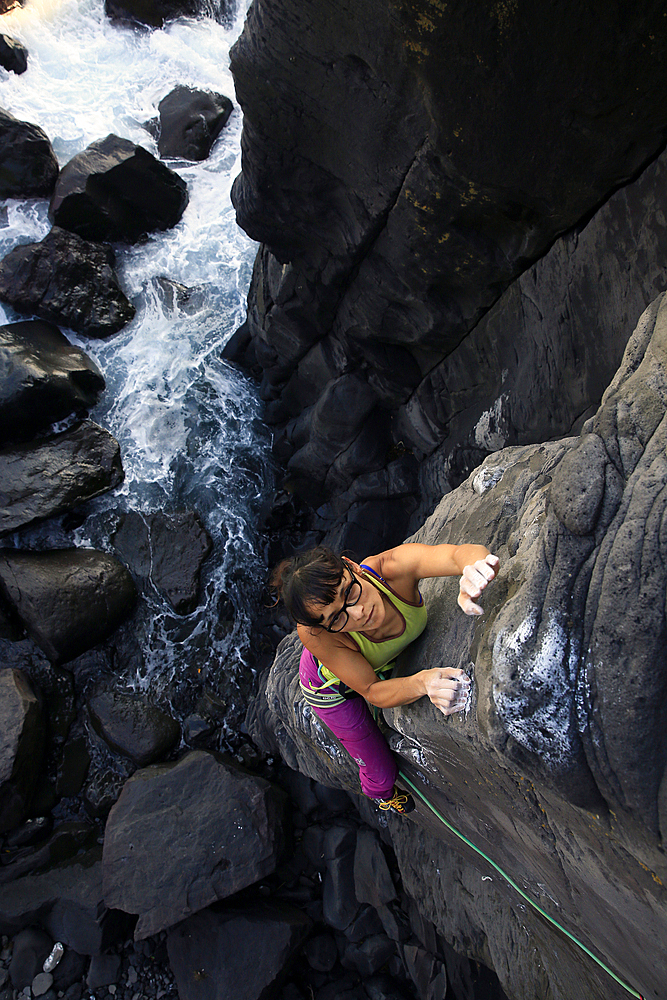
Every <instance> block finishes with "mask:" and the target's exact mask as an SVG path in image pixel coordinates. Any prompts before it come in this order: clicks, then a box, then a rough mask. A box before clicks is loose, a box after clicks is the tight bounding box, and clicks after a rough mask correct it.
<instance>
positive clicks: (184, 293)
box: [155, 277, 208, 316]
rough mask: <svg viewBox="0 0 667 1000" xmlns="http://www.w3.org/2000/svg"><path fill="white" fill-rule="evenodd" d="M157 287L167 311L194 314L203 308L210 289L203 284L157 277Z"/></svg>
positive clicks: (187, 314)
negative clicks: (186, 283)
mask: <svg viewBox="0 0 667 1000" xmlns="http://www.w3.org/2000/svg"><path fill="white" fill-rule="evenodd" d="M155 287H156V289H157V293H158V295H159V297H160V302H161V303H162V306H163V308H164V310H165V312H166V313H175V312H180V313H185V315H186V316H194V315H195V313H198V312H199V311H200V309H203V307H204V305H205V304H206V301H207V296H208V291H207V289H206V287H205V286H203V285H194V286H190V285H183V284H181V282H180V281H173V280H172V279H171V278H164V277H159V278H155Z"/></svg>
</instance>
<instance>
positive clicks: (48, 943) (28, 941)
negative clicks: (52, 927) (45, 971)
mask: <svg viewBox="0 0 667 1000" xmlns="http://www.w3.org/2000/svg"><path fill="white" fill-rule="evenodd" d="M52 947H53V941H52V940H51V938H50V937H49V935H48V934H46V933H45V932H44V931H40V930H37V928H34V927H30V928H28V929H26V930H24V931H19V933H18V934H17V935H16V937H15V938H14V947H13V949H12V960H11V962H10V963H9V976H10V979H11V981H12V986H13V987H14V989H15V990H22V989H23V988H24V987H26V986H30V984H31V983H32V981H33V979H34V978H35V976H36V975H37V973H38V972H41V971H42V965H43V964H44V959H45V958H47V957H48V954H49V952H50V951H51V948H52Z"/></svg>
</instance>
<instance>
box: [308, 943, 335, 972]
mask: <svg viewBox="0 0 667 1000" xmlns="http://www.w3.org/2000/svg"><path fill="white" fill-rule="evenodd" d="M303 950H304V954H305V956H306V958H307V960H308V964H309V965H310V967H311V969H315V971H316V972H331V970H332V969H333V967H334V965H335V964H336V962H337V961H338V948H337V946H336V941H335V939H334V937H333V935H332V934H316V935H315V936H314V937H312V938H310V939H309V940H308V941H307V942H306V944H305V945H304V948H303Z"/></svg>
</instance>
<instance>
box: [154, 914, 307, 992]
mask: <svg viewBox="0 0 667 1000" xmlns="http://www.w3.org/2000/svg"><path fill="white" fill-rule="evenodd" d="M309 929H310V921H309V920H308V918H307V917H306V916H305V915H304V914H303V913H301V911H300V910H296V909H294V907H291V906H287V905H286V904H282V905H280V906H278V905H276V904H268V903H260V904H257V903H255V904H254V905H253V906H250V907H246V908H240V907H235V908H233V909H232V908H229V909H226V910H225V911H224V912H221V913H216V912H212V911H210V910H207V911H204V912H203V913H197V914H195V916H193V917H190V918H189V919H188V920H186V921H184V922H183V923H182V924H179V926H178V927H176V928H174V929H173V930H172V931H170V932H169V934H168V936H167V951H168V954H169V963H170V965H171V967H172V969H173V972H174V975H175V977H176V983H177V986H178V995H179V997H181V1000H261V998H262V997H264V996H267V995H268V994H267V991H268V990H269V989H270V987H271V986H273V985H274V984H275V983H276V980H278V979H279V977H280V975H281V973H282V972H283V970H284V969H285V967H286V966H287V965H288V963H289V961H290V959H291V958H292V956H293V955H294V953H295V952H296V950H297V948H298V947H299V945H300V944H301V942H302V941H303V939H304V938H305V937H306V935H307V933H308V930H309Z"/></svg>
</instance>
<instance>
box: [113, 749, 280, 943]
mask: <svg viewBox="0 0 667 1000" xmlns="http://www.w3.org/2000/svg"><path fill="white" fill-rule="evenodd" d="M281 811H282V804H281V798H280V793H278V792H277V791H276V789H274V788H273V787H272V786H271V785H270V784H269V783H268V782H266V781H264V780H263V779H262V778H257V777H253V776H250V775H248V774H246V773H244V772H242V771H240V770H239V769H238V768H235V767H231V766H230V765H228V764H225V763H223V762H222V761H219V760H218V759H217V758H216V757H215V756H213V755H212V754H209V753H204V752H203V751H199V750H194V751H191V752H189V753H187V754H186V755H185V756H184V757H183V758H181V760H180V761H178V763H176V764H162V765H153V766H152V767H149V768H144V769H143V770H141V771H137V772H136V774H134V775H133V776H132V777H131V778H130V779H129V780H128V781H127V782H126V783H125V787H124V788H123V791H122V794H121V796H120V798H119V800H118V802H117V803H116V804H115V806H114V807H113V809H112V810H111V813H110V814H109V819H108V821H107V826H106V832H105V837H104V898H105V901H106V903H107V905H108V906H113V907H118V908H120V909H122V910H124V911H125V912H126V913H138V914H139V921H138V923H137V927H136V931H135V937H136V938H137V939H138V940H140V939H142V938H145V937H148V936H149V935H151V934H155V933H157V932H158V931H159V930H162V929H163V928H165V927H170V926H172V925H173V924H175V923H177V922H178V921H179V920H183V919H184V918H185V917H187V916H189V915H191V914H192V913H195V912H196V911H197V910H201V909H203V908H204V907H206V906H209V905H210V904H211V903H213V902H215V901H216V900H218V899H224V898H225V897H227V896H230V895H232V894H233V893H235V892H238V890H239V889H242V888H244V887H245V886H248V885H252V884H253V883H254V882H257V881H258V880H259V879H261V878H263V877H264V876H266V875H268V874H269V873H271V872H273V871H274V870H275V867H276V864H277V858H278V853H279V851H280V846H281V841H282V832H281Z"/></svg>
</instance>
